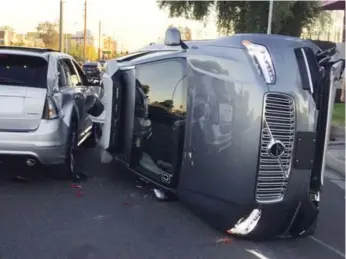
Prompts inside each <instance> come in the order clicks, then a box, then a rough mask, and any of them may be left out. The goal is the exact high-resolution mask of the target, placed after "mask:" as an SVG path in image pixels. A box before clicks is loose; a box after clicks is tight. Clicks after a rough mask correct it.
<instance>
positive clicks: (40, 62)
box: [0, 54, 48, 88]
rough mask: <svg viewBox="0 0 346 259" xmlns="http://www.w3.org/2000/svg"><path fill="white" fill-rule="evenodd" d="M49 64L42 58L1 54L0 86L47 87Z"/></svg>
mask: <svg viewBox="0 0 346 259" xmlns="http://www.w3.org/2000/svg"><path fill="white" fill-rule="evenodd" d="M47 70H48V63H47V61H46V60H45V59H43V58H41V57H34V56H28V55H13V54H0V84H1V85H16V86H26V87H38V88H46V87H47Z"/></svg>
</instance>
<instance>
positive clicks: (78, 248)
mask: <svg viewBox="0 0 346 259" xmlns="http://www.w3.org/2000/svg"><path fill="white" fill-rule="evenodd" d="M84 161H85V162H84V164H83V170H85V172H86V173H87V174H88V175H89V179H88V181H87V182H86V183H85V184H83V188H81V189H78V188H74V187H75V186H73V185H72V184H71V183H70V182H64V181H58V180H54V179H51V178H47V177H43V176H42V175H40V173H38V172H36V173H35V174H36V176H35V177H34V178H31V179H30V181H29V182H14V181H12V180H11V176H12V175H13V174H19V173H25V174H29V172H26V171H25V172H24V171H22V170H20V169H16V170H14V171H13V170H12V171H11V172H9V171H7V169H5V168H3V167H2V168H1V169H0V170H1V171H2V172H1V175H2V176H1V178H0V209H1V212H0V259H16V258H18V259H38V258H39V259H60V258H66V259H94V258H97V259H118V258H119V259H120V258H126V259H131V258H135V259H138V258H140V259H147V258H148V259H149V258H150V259H154V258H159V259H162V258H168V259H170V258H181V259H184V258H186V259H194V258H201V259H202V258H208V259H209V258H210V259H216V258H217V259H222V258H227V259H229V258H236V259H308V258H309V259H310V258H311V259H312V258H314V259H319V258H321V259H327V258H328V259H334V258H335V259H339V258H343V257H345V256H344V254H345V247H344V244H345V232H344V231H345V222H344V221H345V191H344V184H345V183H344V182H343V180H342V179H340V177H339V176H338V175H337V174H335V173H333V172H331V171H328V172H327V177H326V178H327V179H326V183H325V190H324V193H323V195H322V197H321V198H322V202H321V214H320V222H319V226H318V230H317V232H316V234H315V236H314V237H309V238H301V239H297V240H278V241H272V242H260V243H254V242H249V241H243V240H239V239H235V238H231V239H230V240H227V242H219V239H220V238H223V237H224V236H223V235H222V233H220V232H217V231H215V230H213V229H211V228H210V227H208V226H207V225H206V224H204V223H203V222H201V221H200V220H199V219H198V218H196V217H195V216H194V215H192V214H191V213H190V212H189V211H188V210H187V209H186V208H184V207H183V206H182V205H181V204H180V203H179V202H169V203H163V202H158V201H156V200H155V199H154V198H153V196H152V194H151V192H150V191H149V190H148V189H147V188H145V187H142V188H140V187H141V186H140V185H138V183H137V182H136V181H134V180H133V179H132V177H131V176H129V174H128V173H127V172H126V171H124V170H121V169H117V168H114V165H113V167H112V166H110V165H102V164H100V163H98V162H97V158H95V157H94V154H93V151H90V152H89V153H88V154H85V155H84ZM17 172H18V173H17Z"/></svg>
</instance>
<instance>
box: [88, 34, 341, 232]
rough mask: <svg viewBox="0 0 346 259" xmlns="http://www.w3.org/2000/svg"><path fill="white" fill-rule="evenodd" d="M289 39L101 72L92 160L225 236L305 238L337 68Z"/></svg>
mask: <svg viewBox="0 0 346 259" xmlns="http://www.w3.org/2000/svg"><path fill="white" fill-rule="evenodd" d="M330 55H331V54H330V52H329V51H322V50H321V49H320V48H319V47H318V46H317V45H315V44H314V43H313V42H311V41H306V40H301V39H299V38H293V37H286V36H279V35H263V34H239V35H234V36H230V37H224V38H220V39H215V40H208V41H186V42H183V41H182V40H181V38H180V33H179V31H178V30H177V29H175V28H170V29H168V30H167V32H166V37H165V44H162V45H160V44H152V45H150V46H148V47H146V48H144V49H142V50H140V51H138V52H135V53H132V54H129V55H128V56H125V57H122V58H121V59H117V60H110V61H108V62H107V68H106V71H105V73H104V75H103V78H102V82H103V88H104V89H103V90H104V96H103V99H102V103H103V105H104V112H103V114H102V115H100V116H98V117H94V118H93V120H94V122H95V123H96V122H97V123H99V125H100V128H101V129H102V134H101V136H100V138H99V140H98V143H99V146H100V148H101V160H102V161H103V162H109V161H111V160H112V159H113V158H115V159H116V160H117V161H120V162H122V163H124V164H125V165H126V166H127V167H128V168H129V169H130V170H129V172H133V173H135V174H136V175H138V177H139V178H140V179H142V180H144V181H146V182H148V183H150V184H152V185H153V186H154V190H155V194H156V196H157V198H159V199H163V200H164V199H170V198H172V197H178V198H179V199H180V200H181V201H182V202H184V203H186V204H188V205H189V206H190V207H191V209H192V210H194V211H195V212H196V213H197V214H198V215H199V216H200V217H201V218H203V219H204V220H205V221H207V222H208V223H210V224H212V225H213V226H215V227H216V228H218V229H220V230H222V231H225V232H227V233H229V234H233V235H241V236H248V237H258V238H264V237H273V236H286V237H288V236H306V235H309V234H311V233H313V231H314V229H315V226H316V222H317V218H318V212H319V202H320V193H321V190H322V187H323V172H324V167H325V152H326V146H327V141H328V135H329V125H330V117H331V107H332V104H333V102H332V100H333V95H334V92H335V88H334V82H335V80H338V79H339V77H340V74H341V70H342V66H343V65H344V60H341V61H336V62H335V61H334V62H331V61H330Z"/></svg>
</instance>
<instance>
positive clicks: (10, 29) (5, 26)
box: [0, 25, 14, 32]
mask: <svg viewBox="0 0 346 259" xmlns="http://www.w3.org/2000/svg"><path fill="white" fill-rule="evenodd" d="M0 31H10V32H14V29H13V28H12V27H11V26H8V25H4V26H1V27H0Z"/></svg>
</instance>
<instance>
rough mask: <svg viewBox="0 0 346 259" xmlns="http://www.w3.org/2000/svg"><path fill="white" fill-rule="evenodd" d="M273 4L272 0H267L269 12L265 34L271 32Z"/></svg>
mask: <svg viewBox="0 0 346 259" xmlns="http://www.w3.org/2000/svg"><path fill="white" fill-rule="evenodd" d="M273 5H274V0H269V14H268V27H267V34H271V33H272V20H273Z"/></svg>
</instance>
